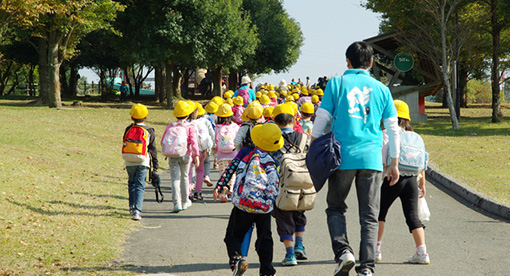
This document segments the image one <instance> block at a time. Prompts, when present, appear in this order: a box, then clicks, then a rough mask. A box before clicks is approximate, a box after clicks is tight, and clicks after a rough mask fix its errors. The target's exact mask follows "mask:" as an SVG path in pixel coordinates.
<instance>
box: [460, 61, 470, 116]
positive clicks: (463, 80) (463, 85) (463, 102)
mask: <svg viewBox="0 0 510 276" xmlns="http://www.w3.org/2000/svg"><path fill="white" fill-rule="evenodd" d="M468 75H469V72H468V70H466V69H465V68H462V67H461V68H460V69H459V90H460V107H462V108H467V107H468V104H467V82H468Z"/></svg>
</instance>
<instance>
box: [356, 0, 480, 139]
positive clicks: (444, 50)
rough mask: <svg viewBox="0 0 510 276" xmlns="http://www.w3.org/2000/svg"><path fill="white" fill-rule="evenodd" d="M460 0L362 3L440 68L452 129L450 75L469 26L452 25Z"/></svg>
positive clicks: (454, 120) (371, 0)
mask: <svg viewBox="0 0 510 276" xmlns="http://www.w3.org/2000/svg"><path fill="white" fill-rule="evenodd" d="M464 2H465V1H462V0H419V1H410V0H405V1H396V0H369V1H368V2H367V3H366V4H364V6H365V7H366V8H368V9H371V10H373V11H374V12H379V13H382V14H383V19H385V21H386V22H385V24H384V25H383V27H384V28H389V29H393V30H397V31H398V33H399V35H398V36H397V39H398V40H400V41H401V42H402V44H404V45H406V46H407V47H410V48H411V49H413V50H414V51H415V52H417V53H421V54H423V55H425V56H427V57H428V58H429V59H430V60H431V61H432V62H433V63H434V65H435V67H436V68H437V69H438V71H440V72H441V78H442V81H443V87H444V88H443V91H444V93H445V95H446V101H447V105H448V110H449V112H450V119H451V122H452V127H453V129H458V128H459V123H458V120H457V114H456V111H455V107H454V105H453V99H452V92H451V90H452V89H451V83H450V77H451V73H452V71H453V61H454V59H455V56H456V50H457V45H456V44H457V43H456V42H458V46H459V47H462V45H463V44H464V42H465V41H466V40H467V39H468V37H469V34H470V31H471V30H470V29H469V28H467V27H460V28H457V29H456V28H455V26H454V22H453V20H452V19H453V17H454V15H455V12H457V11H458V10H459V8H460V7H462V5H463V4H464Z"/></svg>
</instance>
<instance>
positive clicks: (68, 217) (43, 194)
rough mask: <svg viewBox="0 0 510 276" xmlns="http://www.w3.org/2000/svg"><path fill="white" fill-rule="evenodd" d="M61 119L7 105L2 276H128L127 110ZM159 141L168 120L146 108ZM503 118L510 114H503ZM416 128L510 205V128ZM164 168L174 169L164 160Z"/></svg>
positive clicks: (436, 114) (0, 170) (1, 173)
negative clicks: (120, 263) (121, 261)
mask: <svg viewBox="0 0 510 276" xmlns="http://www.w3.org/2000/svg"><path fill="white" fill-rule="evenodd" d="M65 105H66V107H65V108H63V109H60V110H57V109H49V108H47V107H39V106H33V105H30V104H27V101H17V100H0V112H1V114H2V115H3V118H4V119H5V120H8V121H4V123H3V124H2V128H1V130H2V131H0V141H1V142H2V144H3V148H4V152H3V154H2V157H3V158H2V159H1V160H0V183H1V185H2V186H1V187H2V188H1V190H0V210H2V212H1V213H0V225H1V226H0V256H2V257H1V258H0V275H42V274H50V275H125V274H129V272H126V271H124V270H123V269H122V268H119V267H111V266H110V264H111V261H112V260H114V259H115V258H116V257H117V256H119V254H120V253H121V251H122V244H123V242H124V241H125V238H126V236H127V235H128V234H129V233H130V232H131V231H132V230H133V229H135V228H136V227H137V226H139V225H140V223H138V222H134V221H132V220H130V216H129V214H128V210H127V207H128V199H127V196H128V195H127V173H126V172H125V170H124V168H125V167H124V163H123V160H122V158H121V155H120V148H121V138H122V134H123V132H124V129H125V128H126V126H127V125H128V124H129V123H130V122H131V121H130V118H129V108H130V106H131V105H130V104H127V103H126V104H118V103H88V102H85V103H84V107H76V108H73V107H70V103H69V102H65ZM149 107H150V109H149V119H148V121H147V124H148V125H151V126H153V127H154V128H155V129H156V134H157V140H158V141H159V139H160V138H161V134H162V133H163V131H164V128H165V127H166V125H167V124H168V123H169V122H170V121H172V120H173V116H172V115H171V111H168V110H165V109H162V108H160V107H158V106H149ZM503 111H504V113H505V116H506V117H509V116H510V109H508V108H505V109H504V110H503ZM427 113H428V115H429V116H430V119H429V122H427V123H415V124H413V126H414V127H415V129H416V131H417V132H418V133H420V134H422V135H423V137H424V139H425V142H426V146H427V150H428V151H429V153H430V160H431V162H432V163H434V164H435V165H436V166H437V167H438V168H439V169H440V170H442V171H444V172H445V173H448V174H450V175H452V176H454V177H455V178H457V179H459V180H461V181H463V182H464V183H466V184H468V185H470V186H472V187H474V188H475V189H477V190H479V191H481V192H483V193H485V194H487V195H488V196H490V197H493V198H495V199H497V200H499V201H502V202H505V203H510V196H509V194H510V192H509V190H510V189H509V188H508V183H509V182H510V171H509V170H508V169H507V168H508V166H509V165H510V159H509V158H510V157H509V156H510V139H509V136H508V135H509V134H510V124H509V123H508V120H507V121H505V122H503V123H500V124H491V123H490V114H491V110H490V109H489V108H487V107H478V108H470V109H463V110H462V112H461V114H462V119H461V121H460V126H461V129H460V130H457V131H454V130H452V129H451V123H450V120H449V117H448V113H447V110H446V109H442V108H439V107H438V105H434V104H429V105H428V106H427ZM160 165H161V167H162V168H163V169H165V168H167V167H168V165H167V163H166V162H165V161H164V160H163V158H162V156H160Z"/></svg>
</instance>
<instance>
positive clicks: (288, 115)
mask: <svg viewBox="0 0 510 276" xmlns="http://www.w3.org/2000/svg"><path fill="white" fill-rule="evenodd" d="M295 113H296V111H295V110H294V108H293V107H292V106H291V105H290V104H288V103H286V104H280V105H277V106H276V107H275V109H274V110H273V116H274V121H275V123H276V125H277V126H278V127H279V128H280V129H281V131H282V136H283V139H284V140H285V143H284V145H283V147H282V148H280V149H279V150H278V151H274V152H271V156H273V158H274V159H275V160H276V161H278V162H280V161H281V159H282V156H283V154H285V153H294V152H305V150H306V149H305V148H306V146H305V140H306V139H307V136H306V135H303V134H302V133H299V132H297V131H295V130H294V127H295V122H296V119H295V117H294V116H295ZM303 139H305V140H303ZM273 217H275V219H276V225H277V228H276V229H277V232H278V235H279V236H280V241H281V242H282V243H283V244H284V246H285V251H286V254H285V258H284V259H283V261H282V264H283V265H284V266H294V265H297V260H306V259H307V256H306V253H305V248H304V246H303V236H304V233H305V225H306V216H305V213H304V211H284V210H281V209H279V208H278V207H276V206H275V208H274V210H273ZM294 237H295V240H294Z"/></svg>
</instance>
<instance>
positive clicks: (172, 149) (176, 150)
mask: <svg viewBox="0 0 510 276" xmlns="http://www.w3.org/2000/svg"><path fill="white" fill-rule="evenodd" d="M187 127H188V123H186V122H184V123H178V122H173V123H171V124H170V125H168V126H167V127H166V131H165V136H164V137H163V138H162V139H161V153H162V154H163V155H164V156H168V157H183V156H184V155H186V152H187V151H188V130H187Z"/></svg>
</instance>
